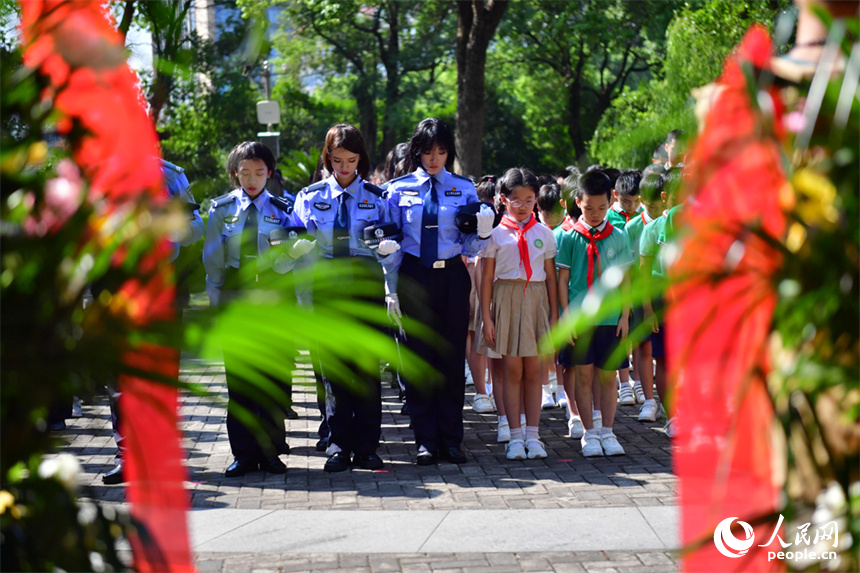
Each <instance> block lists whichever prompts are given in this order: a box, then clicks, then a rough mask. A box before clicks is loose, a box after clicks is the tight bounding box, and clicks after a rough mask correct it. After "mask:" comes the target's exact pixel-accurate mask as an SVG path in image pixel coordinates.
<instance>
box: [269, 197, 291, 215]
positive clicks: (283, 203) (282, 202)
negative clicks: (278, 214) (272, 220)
mask: <svg viewBox="0 0 860 573" xmlns="http://www.w3.org/2000/svg"><path fill="white" fill-rule="evenodd" d="M272 205H274V206H275V207H277V208H278V209H280V210H281V211H285V212H286V213H287V214H289V213H292V212H293V202H292V201H291V200H290V199H288V198H287V197H275V196H274V195H272Z"/></svg>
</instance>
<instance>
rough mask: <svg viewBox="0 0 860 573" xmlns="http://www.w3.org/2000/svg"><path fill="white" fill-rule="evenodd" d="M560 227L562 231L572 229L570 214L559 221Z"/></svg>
mask: <svg viewBox="0 0 860 573" xmlns="http://www.w3.org/2000/svg"><path fill="white" fill-rule="evenodd" d="M561 229H562V230H563V231H570V230H571V229H573V219H571V218H570V215H565V216H564V221H562V222H561Z"/></svg>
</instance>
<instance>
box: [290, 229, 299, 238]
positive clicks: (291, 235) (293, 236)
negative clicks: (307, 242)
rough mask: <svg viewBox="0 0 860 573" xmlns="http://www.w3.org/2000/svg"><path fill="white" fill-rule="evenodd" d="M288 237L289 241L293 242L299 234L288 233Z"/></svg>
mask: <svg viewBox="0 0 860 573" xmlns="http://www.w3.org/2000/svg"><path fill="white" fill-rule="evenodd" d="M289 237H290V240H295V239H298V238H299V234H298V233H296V232H295V231H290V234H289Z"/></svg>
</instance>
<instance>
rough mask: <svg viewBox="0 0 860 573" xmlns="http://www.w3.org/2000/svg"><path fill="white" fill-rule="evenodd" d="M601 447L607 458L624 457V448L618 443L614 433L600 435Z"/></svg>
mask: <svg viewBox="0 0 860 573" xmlns="http://www.w3.org/2000/svg"><path fill="white" fill-rule="evenodd" d="M600 445H601V447H603V453H604V454H605V455H607V456H623V455H624V448H622V447H621V444H619V443H618V438H616V437H615V434H614V433H609V434H600Z"/></svg>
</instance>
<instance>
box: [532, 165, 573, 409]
mask: <svg viewBox="0 0 860 573" xmlns="http://www.w3.org/2000/svg"><path fill="white" fill-rule="evenodd" d="M537 211H538V218H539V219H540V222H541V223H543V224H544V225H545V226H546V227H547V228H549V229H551V230H553V235H555V229H557V228H559V227H561V224H562V222H563V221H564V219H565V216H566V215H567V213H566V211H565V202H564V199H562V197H561V186H560V185H559V184H558V183H556V182H555V180H554V179H553V180H552V182H547V183H544V184H543V185H541V187H540V191H539V192H538V202H537ZM556 246H558V243H556ZM545 370H546V372H545ZM562 370H563V368H562V367H561V366H559V365H558V364H556V361H555V360H554V359H553V360H550V361H548V363H547V365H546V368H544V367H541V377H542V379H541V382H542V383H543V393H542V397H541V407H542V408H544V409H547V408H554V407H555V406H559V407H561V408H566V407H567V397H566V395H565V393H564V382H563V380H564V376H563V372H562ZM547 373H548V374H549V375H548V376H547ZM553 374H555V376H554V377H553ZM544 376H547V377H546V378H544ZM553 378H554V379H553ZM553 392H555V396H553Z"/></svg>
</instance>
